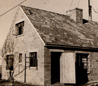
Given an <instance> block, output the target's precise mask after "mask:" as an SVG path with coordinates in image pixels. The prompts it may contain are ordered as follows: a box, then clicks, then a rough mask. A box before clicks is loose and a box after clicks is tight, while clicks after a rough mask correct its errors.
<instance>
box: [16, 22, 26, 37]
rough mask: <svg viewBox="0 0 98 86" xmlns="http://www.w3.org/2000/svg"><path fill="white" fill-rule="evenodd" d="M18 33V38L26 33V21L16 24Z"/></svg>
mask: <svg viewBox="0 0 98 86" xmlns="http://www.w3.org/2000/svg"><path fill="white" fill-rule="evenodd" d="M16 31H17V36H20V35H22V34H23V32H24V21H21V22H18V23H16Z"/></svg>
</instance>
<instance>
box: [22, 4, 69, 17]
mask: <svg viewBox="0 0 98 86" xmlns="http://www.w3.org/2000/svg"><path fill="white" fill-rule="evenodd" d="M20 6H21V7H22V8H23V7H26V8H31V9H36V10H40V11H44V12H50V13H53V14H57V15H61V16H65V17H67V18H70V16H69V15H66V14H65V15H64V14H61V13H57V12H53V11H48V10H44V9H40V8H35V7H29V6H24V5H20Z"/></svg>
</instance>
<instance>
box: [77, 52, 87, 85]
mask: <svg viewBox="0 0 98 86" xmlns="http://www.w3.org/2000/svg"><path fill="white" fill-rule="evenodd" d="M87 57H88V54H84V53H77V54H76V84H85V83H87V81H88V77H87V68H88V63H87V62H88V58H87Z"/></svg>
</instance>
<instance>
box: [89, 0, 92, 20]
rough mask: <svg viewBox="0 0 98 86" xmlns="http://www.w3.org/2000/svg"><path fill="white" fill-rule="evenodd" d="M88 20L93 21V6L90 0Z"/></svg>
mask: <svg viewBox="0 0 98 86" xmlns="http://www.w3.org/2000/svg"><path fill="white" fill-rule="evenodd" d="M88 14H89V16H88V20H90V21H92V6H91V4H90V0H88Z"/></svg>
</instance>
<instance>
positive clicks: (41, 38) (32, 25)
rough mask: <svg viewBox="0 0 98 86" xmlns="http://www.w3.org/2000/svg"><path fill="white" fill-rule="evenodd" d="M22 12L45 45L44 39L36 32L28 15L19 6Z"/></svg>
mask: <svg viewBox="0 0 98 86" xmlns="http://www.w3.org/2000/svg"><path fill="white" fill-rule="evenodd" d="M19 8H20V10H21V11H22V13H23V14H24V16H25V17H26V18H27V20H28V21H29V23H30V25H31V26H32V27H33V29H34V30H35V32H36V34H37V35H38V37H39V38H40V40H41V41H42V43H43V44H44V45H45V42H44V41H43V39H42V38H41V37H40V35H39V33H38V32H37V31H36V29H35V27H34V26H33V24H32V23H31V21H30V20H29V18H28V17H27V15H26V14H25V13H24V11H23V9H22V8H21V7H20V6H19Z"/></svg>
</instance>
